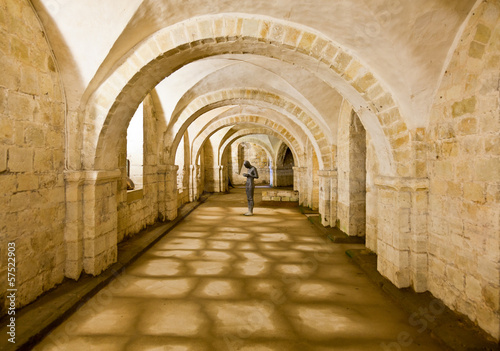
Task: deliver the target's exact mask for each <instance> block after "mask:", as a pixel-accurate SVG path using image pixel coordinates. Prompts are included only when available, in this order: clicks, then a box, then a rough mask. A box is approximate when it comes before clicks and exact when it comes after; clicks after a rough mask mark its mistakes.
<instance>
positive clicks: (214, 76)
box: [32, 0, 477, 148]
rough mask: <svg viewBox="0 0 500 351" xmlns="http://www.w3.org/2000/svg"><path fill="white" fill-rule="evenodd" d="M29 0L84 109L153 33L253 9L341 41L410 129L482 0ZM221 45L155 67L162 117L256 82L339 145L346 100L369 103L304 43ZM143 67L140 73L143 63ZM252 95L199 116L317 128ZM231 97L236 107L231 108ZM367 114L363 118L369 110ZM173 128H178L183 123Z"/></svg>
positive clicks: (69, 90)
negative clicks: (300, 47) (305, 51)
mask: <svg viewBox="0 0 500 351" xmlns="http://www.w3.org/2000/svg"><path fill="white" fill-rule="evenodd" d="M32 2H33V5H34V7H35V9H36V11H37V13H38V15H39V17H40V20H41V22H42V24H43V26H44V28H45V30H46V34H47V37H48V40H49V42H50V44H51V46H52V48H53V51H54V54H55V57H56V59H57V62H58V66H59V70H60V72H61V75H62V77H63V83H64V87H65V92H66V97H67V102H68V109H69V110H70V111H71V110H73V111H77V110H79V109H81V108H82V106H84V105H85V103H86V99H88V98H89V97H91V96H92V95H93V94H94V93H95V91H97V90H98V89H99V87H100V86H102V85H103V83H104V82H106V80H107V79H108V78H109V77H110V76H111V75H112V74H113V72H115V71H116V70H117V69H118V68H119V67H120V65H121V64H122V63H123V62H124V60H126V59H129V58H130V57H131V55H132V53H133V52H134V50H136V49H137V48H139V47H140V46H141V44H142V43H144V42H146V41H147V40H148V39H149V38H151V37H152V36H154V35H155V34H156V33H159V32H161V31H163V30H165V29H168V28H176V27H175V26H176V25H177V24H179V23H188V22H189V21H191V22H192V23H201V22H197V21H198V19H200V21H201V20H202V19H204V18H207V17H210V18H211V17H213V16H217V15H221V16H226V17H227V18H231V17H235V18H236V17H237V18H249V19H256V20H260V21H264V22H266V23H267V22H269V23H271V24H273V25H274V24H275V23H281V24H283V25H289V26H291V27H293V28H297V31H303V32H304V33H312V34H313V35H317V36H318V37H320V36H321V38H323V39H324V40H326V41H329V42H331V43H334V44H335V45H336V46H337V47H338V48H340V49H341V50H342V52H345V53H347V54H348V55H350V56H352V57H353V58H355V60H356V62H357V63H359V66H360V67H362V68H361V69H362V70H365V71H366V72H369V73H370V75H371V76H372V77H374V78H373V79H374V80H376V81H377V82H378V84H379V85H380V86H381V87H382V88H383V91H385V92H388V93H389V94H390V95H391V96H392V98H393V99H394V100H395V103H396V104H397V106H398V108H399V110H400V112H401V115H402V118H403V120H404V122H405V123H406V125H407V127H408V129H412V128H417V127H425V126H426V124H427V123H428V119H429V116H428V114H429V111H430V107H431V105H432V103H433V99H434V95H435V92H436V90H437V89H438V87H439V84H440V81H441V78H442V75H443V72H444V69H445V67H446V64H447V62H448V60H449V57H450V53H452V52H453V50H454V47H455V45H456V43H455V42H456V41H457V40H458V39H457V38H459V37H460V35H461V30H462V27H463V25H464V23H465V21H466V19H467V17H468V16H471V15H472V10H473V8H474V5H475V4H476V2H477V1H476V0H419V1H412V0H337V1H328V0H308V1H304V0H286V1H285V0H280V1H271V2H270V1H267V0H254V1H247V0H231V1H227V0H218V1H217V0H204V1H200V0H187V1H186V0H183V1H181V0H126V1H125V0H107V1H101V0H99V1H98V0H87V1H70V0H33V1H32ZM193 21H194V22H193ZM191 22H189V23H191ZM237 25H238V24H237ZM186 28H189V26H188V25H186ZM173 30H174V29H173ZM183 30H184V29H183ZM210 30H213V29H210ZM174 32H175V31H174ZM183 35H186V36H188V37H189V36H193V39H194V36H195V34H194V33H189V29H185V31H184V32H183ZM304 36H305V34H304ZM299 39H300V38H299ZM323 39H322V40H323ZM174 40H175V39H174ZM283 41H284V42H285V41H286V38H284V39H283ZM218 44H220V43H217V40H212V41H210V40H206V39H205V40H201V43H199V44H196V45H198V47H195V44H190V45H191V49H192V50H193V51H196V50H198V51H197V54H196V55H194V54H193V56H192V58H190V57H189V56H186V57H185V58H184V59H183V60H182V61H179V62H178V63H175V64H174V63H172V67H170V68H169V70H165V71H162V70H156V71H155V73H153V74H158V75H159V77H158V81H161V82H160V83H159V84H158V85H157V86H156V88H155V89H156V93H157V94H158V97H159V100H160V101H161V105H162V106H161V108H162V111H163V113H164V116H165V120H166V124H168V123H169V122H170V121H171V119H172V118H177V117H175V116H180V115H182V113H183V111H185V110H186V108H189V106H190V104H192V103H193V101H195V100H196V99H199V100H200V99H203V98H205V100H206V101H209V100H210V99H209V98H208V97H210V96H212V95H213V94H215V93H217V92H221V91H225V92H237V91H250V92H259V94H260V96H262V94H268V95H267V96H278V97H279V98H280V99H282V100H283V101H286V102H290V103H293V104H294V106H297V108H300V110H301V111H302V112H301V113H304V114H306V115H307V116H308V118H310V119H311V120H312V121H313V122H314V124H315V125H316V126H317V127H319V128H320V129H321V130H322V131H323V134H324V135H325V138H326V140H327V141H328V143H330V144H335V143H336V138H337V134H336V129H337V126H338V114H339V111H340V109H341V105H342V103H343V100H344V99H346V100H348V101H349V102H350V103H351V104H352V105H353V106H354V107H355V109H356V107H359V106H361V104H362V103H361V102H359V101H361V100H360V99H358V98H357V97H356V96H354V95H355V94H353V93H351V92H350V91H349V90H348V89H346V88H345V87H344V85H343V84H344V83H345V82H344V81H345V80H347V78H346V77H345V75H346V74H347V73H345V74H344V73H336V72H334V71H333V70H332V69H330V68H329V67H328V65H327V66H323V65H320V64H319V63H318V60H314V59H310V58H308V57H304V56H303V55H302V56H300V55H299V54H298V53H297V49H293V48H291V49H288V50H285V49H284V48H283V47H280V46H276V45H273V44H272V43H270V42H266V41H265V40H260V39H257V40H256V41H255V43H254V44H252V43H251V41H250V43H244V44H238V43H233V44H231V45H229V44H227V45H226V46H227V48H225V49H224V50H215V49H213V50H212V47H215V46H216V45H218ZM252 45H253V46H252ZM263 52H265V53H266V54H262V53H263ZM200 53H204V54H200ZM186 55H187V54H186ZM137 69H138V72H139V71H140V70H141V69H142V68H141V67H137ZM147 74H152V73H151V72H148V73H147ZM163 76H164V77H165V79H163ZM211 94H212V95H211ZM249 94H250V95H249V96H247V97H245V98H244V97H243V96H242V97H238V95H237V93H234V94H233V95H232V96H233V97H232V98H231V99H222V98H221V99H219V101H218V102H217V103H214V100H213V99H212V100H210V101H211V102H210V104H209V103H207V107H206V108H205V109H200V108H199V106H198V107H197V108H198V109H199V110H200V111H201V112H200V113H199V116H198V122H199V124H203V125H207V124H208V121H212V120H213V119H214V118H222V117H221V116H222V115H223V114H227V113H228V111H233V112H237V113H240V114H248V115H252V114H253V115H255V116H266V118H271V119H273V118H274V119H275V120H276V121H282V124H284V125H285V126H286V128H288V129H289V130H290V132H291V133H292V134H293V135H294V137H296V138H298V139H301V138H308V137H309V138H310V137H311V135H307V133H308V132H307V131H304V125H303V123H302V124H301V123H298V122H297V121H296V120H293V118H291V117H290V116H288V117H287V112H286V111H284V110H283V109H282V108H281V109H280V108H278V107H277V106H270V104H269V103H268V102H266V101H263V99H262V98H258V97H257V96H258V95H259V94H257V93H249ZM235 96H236V97H235ZM264 100H265V99H264ZM271 105H272V104H271ZM234 107H238V108H239V110H234ZM231 109H232V110H231ZM368 110H370V109H369V108H368ZM189 111H191V110H189ZM287 118H288V120H287ZM200 121H204V122H203V123H201V122H200ZM362 121H363V122H364V123H368V122H366V121H367V118H365V119H364V120H363V119H362ZM200 128H201V127H200ZM301 128H302V129H303V130H302V131H301V130H300V129H301ZM191 129H193V127H191ZM196 129H199V128H198V127H197V128H196ZM369 129H370V128H367V130H368V131H369V132H370V130H369ZM374 130H375V129H374ZM176 131H183V129H182V128H181V127H178V128H177V129H176ZM193 137H194V136H193ZM320 147H321V146H318V148H320Z"/></svg>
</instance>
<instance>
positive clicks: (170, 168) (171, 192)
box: [164, 165, 179, 221]
mask: <svg viewBox="0 0 500 351" xmlns="http://www.w3.org/2000/svg"><path fill="white" fill-rule="evenodd" d="M164 167H165V183H164V184H165V195H164V196H165V207H164V211H165V218H166V219H167V220H169V221H171V220H174V219H175V218H176V217H177V195H178V192H177V170H178V169H179V166H177V165H166V166H164Z"/></svg>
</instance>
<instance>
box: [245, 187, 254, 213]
mask: <svg viewBox="0 0 500 351" xmlns="http://www.w3.org/2000/svg"><path fill="white" fill-rule="evenodd" d="M246 190H247V201H248V212H247V213H245V216H251V215H253V188H251V187H249V186H247V188H246Z"/></svg>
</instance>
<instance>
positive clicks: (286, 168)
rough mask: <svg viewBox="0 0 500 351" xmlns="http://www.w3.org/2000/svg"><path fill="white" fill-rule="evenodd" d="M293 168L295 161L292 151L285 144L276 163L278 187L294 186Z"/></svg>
mask: <svg viewBox="0 0 500 351" xmlns="http://www.w3.org/2000/svg"><path fill="white" fill-rule="evenodd" d="M293 167H295V160H294V158H293V153H292V150H290V148H289V147H288V145H286V144H285V143H283V144H282V145H281V146H280V149H279V151H278V156H277V161H276V177H275V179H276V184H275V185H274V186H276V187H291V186H293Z"/></svg>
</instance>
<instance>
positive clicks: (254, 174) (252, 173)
mask: <svg viewBox="0 0 500 351" xmlns="http://www.w3.org/2000/svg"><path fill="white" fill-rule="evenodd" d="M250 173H251V177H252V178H255V179H259V173H257V169H256V168H255V167H254V168H252V170H251V171H250Z"/></svg>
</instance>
